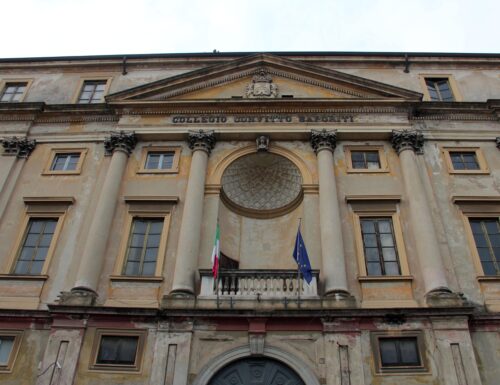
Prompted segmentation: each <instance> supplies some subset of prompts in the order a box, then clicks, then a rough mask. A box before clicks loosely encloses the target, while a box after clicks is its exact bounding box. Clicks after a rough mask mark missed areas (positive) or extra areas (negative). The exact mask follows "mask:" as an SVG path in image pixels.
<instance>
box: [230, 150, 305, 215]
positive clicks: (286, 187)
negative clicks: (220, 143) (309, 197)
mask: <svg viewBox="0 0 500 385" xmlns="http://www.w3.org/2000/svg"><path fill="white" fill-rule="evenodd" d="M222 198H223V200H224V202H225V203H226V204H227V205H228V206H229V207H230V208H232V209H234V210H235V211H236V212H239V213H240V214H242V215H246V216H250V217H264V218H269V217H274V216H278V215H283V214H284V213H286V212H288V211H290V210H291V209H292V208H294V207H295V206H296V205H297V204H298V203H299V202H300V200H301V198H302V176H301V174H300V171H299V169H298V168H297V166H295V164H293V163H292V162H291V161H290V160H288V159H287V158H285V157H283V156H280V155H276V154H273V153H268V152H259V153H256V154H251V155H246V156H243V157H241V158H239V159H237V160H235V161H234V162H233V163H231V164H230V165H229V166H228V167H227V168H226V170H225V171H224V174H223V176H222Z"/></svg>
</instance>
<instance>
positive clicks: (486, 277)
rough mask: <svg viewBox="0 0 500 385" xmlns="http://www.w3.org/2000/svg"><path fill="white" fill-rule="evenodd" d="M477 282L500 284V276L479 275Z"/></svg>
mask: <svg viewBox="0 0 500 385" xmlns="http://www.w3.org/2000/svg"><path fill="white" fill-rule="evenodd" d="M477 280H478V281H479V282H500V275H479V276H477Z"/></svg>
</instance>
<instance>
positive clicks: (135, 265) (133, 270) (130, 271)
mask: <svg viewBox="0 0 500 385" xmlns="http://www.w3.org/2000/svg"><path fill="white" fill-rule="evenodd" d="M140 266H141V265H140V263H139V262H131V261H128V262H127V265H126V267H125V275H139V268H140Z"/></svg>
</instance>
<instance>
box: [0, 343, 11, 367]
mask: <svg viewBox="0 0 500 385" xmlns="http://www.w3.org/2000/svg"><path fill="white" fill-rule="evenodd" d="M14 340H15V338H14V337H11V336H1V337H0V366H2V365H3V366H7V364H8V363H9V357H10V353H11V352H12V348H13V347H14Z"/></svg>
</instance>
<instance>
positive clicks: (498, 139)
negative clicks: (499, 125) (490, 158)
mask: <svg viewBox="0 0 500 385" xmlns="http://www.w3.org/2000/svg"><path fill="white" fill-rule="evenodd" d="M495 142H496V144H497V148H498V149H499V150H500V136H497V137H496V138H495Z"/></svg>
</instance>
